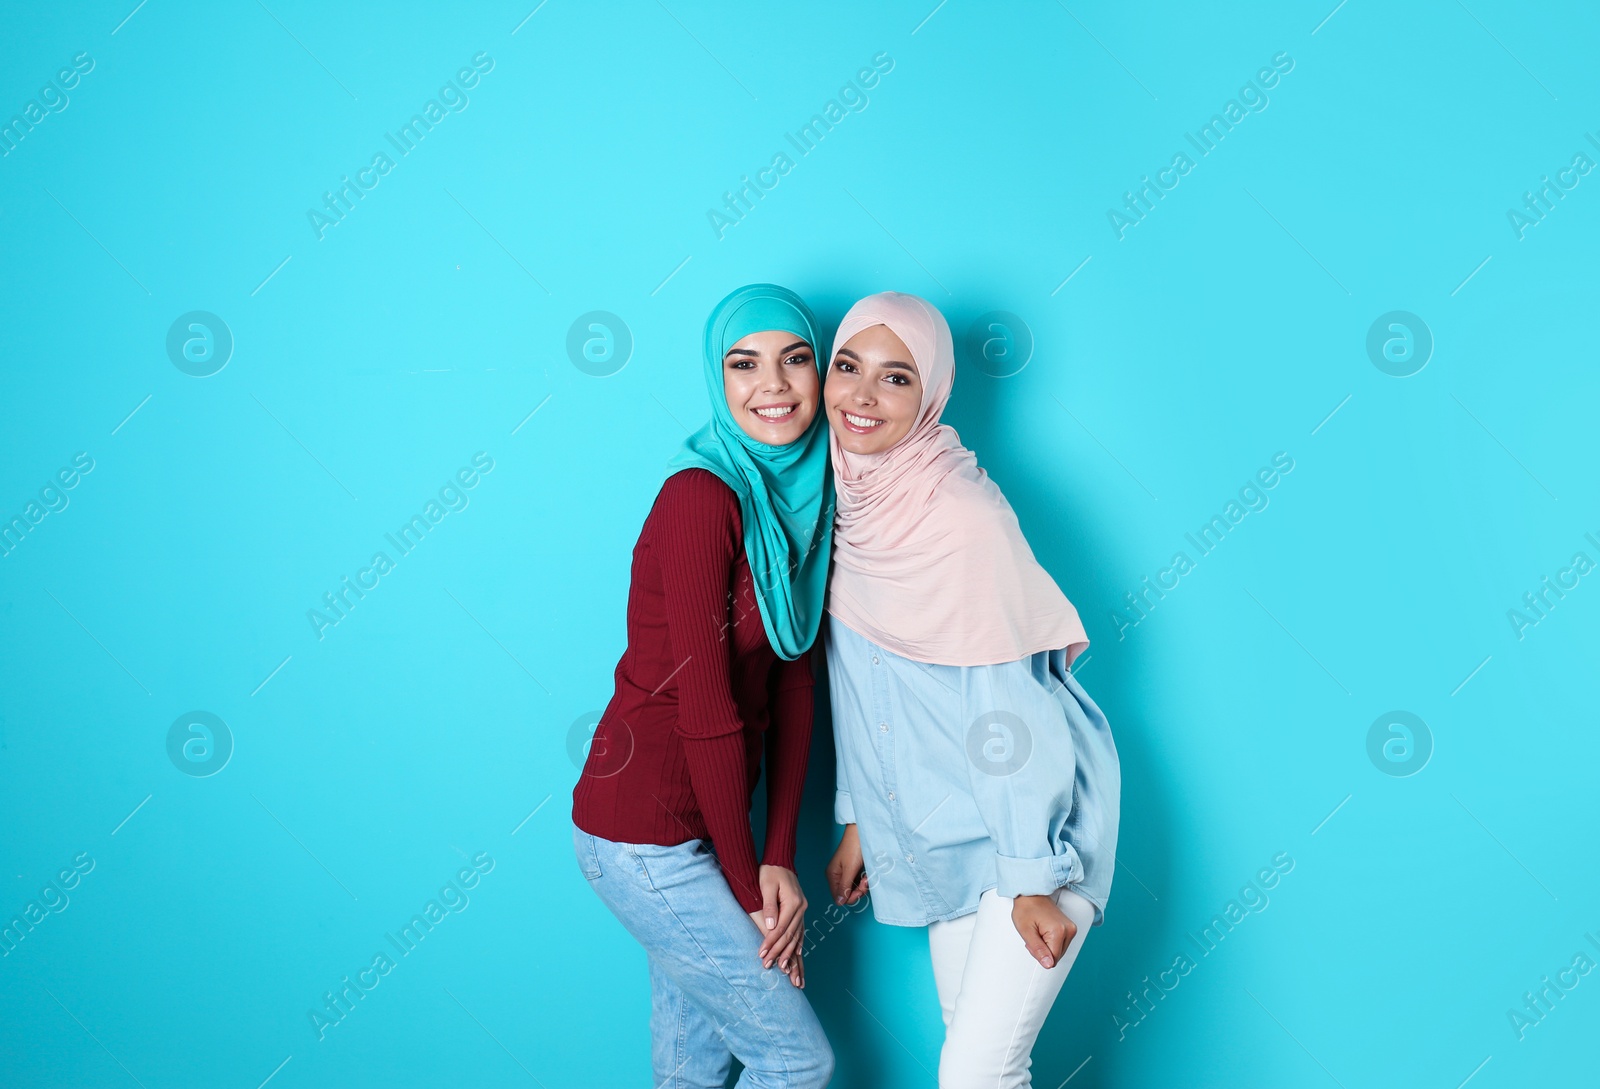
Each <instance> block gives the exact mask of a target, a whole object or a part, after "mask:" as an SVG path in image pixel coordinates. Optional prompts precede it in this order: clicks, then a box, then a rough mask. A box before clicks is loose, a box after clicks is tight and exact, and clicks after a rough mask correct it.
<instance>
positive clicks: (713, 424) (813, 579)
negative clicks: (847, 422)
mask: <svg viewBox="0 0 1600 1089" xmlns="http://www.w3.org/2000/svg"><path fill="white" fill-rule="evenodd" d="M768 329H781V330H783V331H784V332H787V333H793V334H795V335H796V336H798V337H801V338H803V339H804V340H805V342H806V343H807V344H809V345H811V350H812V354H813V355H814V356H815V357H816V362H817V371H818V374H819V376H821V375H823V374H825V373H826V370H825V367H826V365H825V363H824V361H823V358H822V348H823V343H822V340H821V338H820V337H819V336H818V335H817V319H816V318H815V317H813V316H812V314H811V309H810V308H809V307H808V306H806V304H805V302H804V301H803V300H802V299H801V298H800V296H798V295H796V294H795V293H794V292H792V291H789V290H788V289H786V288H782V287H779V286H777V285H776V284H750V285H748V286H746V287H741V288H739V289H738V290H737V291H735V292H733V293H732V294H731V295H729V296H728V297H727V298H725V299H723V300H722V301H721V302H720V303H718V304H717V305H716V309H714V310H712V311H711V317H710V318H709V319H708V320H707V321H706V333H705V344H704V351H703V355H704V364H705V376H706V391H707V392H708V393H710V395H711V421H710V422H709V423H707V424H706V425H705V426H704V427H702V428H701V429H700V430H698V431H696V432H695V433H694V434H693V435H691V436H689V438H688V439H687V440H686V441H685V442H684V444H683V449H681V450H679V451H678V453H677V454H676V455H675V456H674V457H673V458H672V460H671V461H670V462H668V463H667V464H668V468H669V470H670V471H671V472H674V473H676V472H680V471H682V470H684V469H706V470H709V471H710V472H713V473H715V474H716V475H717V476H718V477H719V478H720V479H721V480H722V482H723V483H725V484H727V485H728V487H730V488H732V489H733V493H734V494H735V495H737V496H738V497H739V511H740V514H741V515H742V516H743V521H744V551H745V556H746V558H747V559H748V560H749V561H750V573H751V575H753V576H754V578H755V589H756V601H757V602H758V603H759V604H760V607H761V622H762V624H763V625H764V626H765V627H766V629H767V639H768V640H769V641H771V643H772V649H773V650H775V651H776V652H777V653H778V655H779V657H782V658H788V659H791V660H792V659H795V658H798V657H800V656H801V655H802V654H804V653H805V652H806V651H807V650H809V649H810V648H811V644H812V643H813V642H815V640H816V638H817V625H818V624H819V623H820V622H821V620H822V597H823V592H824V591H825V590H826V588H827V581H828V555H829V548H830V547H831V545H832V543H833V472H832V470H831V469H830V467H829V464H828V427H827V424H826V422H825V421H824V418H823V411H822V406H821V405H820V404H818V406H817V416H816V419H814V420H812V421H811V426H810V427H809V428H807V430H806V433H805V434H804V435H802V436H801V437H800V438H799V439H797V440H795V441H794V442H792V443H790V444H789V445H788V446H769V445H767V444H766V443H764V442H758V441H756V440H755V439H753V438H751V437H750V436H749V435H747V434H745V432H744V429H743V428H741V427H740V426H739V424H738V422H737V421H735V420H734V418H733V413H732V412H731V411H730V410H729V408H728V396H727V392H726V390H725V388H724V386H723V378H722V361H723V358H724V357H725V356H726V355H727V353H728V349H729V348H731V347H733V346H734V345H735V344H736V343H738V342H739V341H740V340H741V339H743V338H744V337H747V336H749V335H750V334H751V333H760V332H764V331H766V330H768Z"/></svg>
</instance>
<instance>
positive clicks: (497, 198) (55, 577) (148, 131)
mask: <svg viewBox="0 0 1600 1089" xmlns="http://www.w3.org/2000/svg"><path fill="white" fill-rule="evenodd" d="M135 2H136V0H119V2H118V3H116V4H111V3H106V2H100V0H95V2H91V3H86V4H79V5H72V6H71V8H70V10H69V9H65V8H60V9H51V10H46V9H44V8H38V7H31V6H30V7H24V6H23V5H20V4H9V5H6V7H5V9H4V10H3V12H0V120H5V122H6V127H5V128H4V129H3V130H0V151H3V152H4V154H3V155H0V237H3V243H0V253H3V257H0V297H3V299H4V303H3V312H4V337H3V347H0V353H3V355H0V359H3V374H0V424H3V426H0V435H3V438H0V444H3V445H0V450H3V459H0V518H3V519H4V523H3V527H0V528H3V529H4V546H3V553H4V554H3V556H0V631H3V639H4V643H3V653H0V671H3V672H0V825H3V827H4V830H5V832H4V836H3V838H0V860H3V868H0V921H4V922H5V927H6V929H5V934H4V940H3V941H0V953H3V956H0V1083H4V1084H5V1085H7V1086H17V1087H24V1086H67V1085H70V1086H78V1087H88V1086H111V1087H115V1086H125V1085H132V1084H137V1085H142V1086H146V1087H148V1089H156V1087H168V1086H170V1087H179V1086H207V1087H212V1086H244V1087H256V1086H260V1085H262V1084H266V1083H270V1084H271V1085H272V1086H274V1087H275V1089H287V1087H292V1086H328V1085H346V1086H364V1085H373V1086H379V1085H382V1086H403V1085H418V1086H423V1085H428V1086H438V1085H463V1084H472V1085H483V1086H500V1085H506V1086H514V1085H525V1084H536V1085H543V1086H546V1087H549V1089H555V1087H559V1086H571V1087H578V1086H626V1085H646V1084H648V1080H647V1079H648V1078H649V1070H648V1041H647V1029H646V1019H647V1010H648V992H647V984H646V979H645V964H644V958H643V955H642V953H641V952H640V951H639V950H638V949H637V948H636V947H635V946H634V945H633V944H632V943H631V942H630V941H629V940H628V939H627V937H626V935H625V934H624V932H623V931H622V929H621V928H620V927H619V925H618V924H617V923H616V922H615V921H614V920H613V919H612V918H611V917H610V916H609V915H608V914H606V913H605V911H604V910H603V909H602V908H601V906H600V905H599V903H598V902H597V901H596V900H595V899H594V898H593V896H592V895H591V894H590V892H589V891H588V889H587V888H586V887H585V886H584V883H583V881H582V880H581V878H580V876H579V873H578V871H577V868H576V865H575V864H574V862H573V859H572V857H571V849H570V838H569V831H568V823H567V811H568V807H569V792H570V789H571V787H572V784H573V782H574V780H575V778H576V776H577V773H578V768H577V763H576V760H577V759H579V758H581V755H582V751H583V745H584V743H585V736H586V730H587V729H588V728H589V724H591V723H592V719H593V716H594V715H595V713H596V712H597V711H598V710H599V709H600V708H601V707H602V706H603V705H604V703H605V701H606V699H607V697H608V695H609V677H610V671H611V669H612V667H613V666H614V664H615V661H616V658H617V656H618V655H619V653H620V652H621V650H622V646H623V604H624V597H625V594H626V590H627V573H628V569H627V565H628V560H629V554H630V550H631V548H632V545H633V541H634V537H635V535H636V533H637V530H638V527H639V525H640V523H641V521H642V519H643V517H644V514H645V512H646V510H647V509H648V505H649V503H650V501H651V499H652V497H653V496H654V493H655V489H656V488H657V486H658V484H659V482H660V479H661V470H662V465H663V462H664V459H665V458H666V457H667V456H668V455H669V454H670V453H671V451H672V450H673V449H674V447H675V446H676V444H677V443H678V442H679V441H680V440H681V439H682V437H683V435H684V434H685V432H686V430H688V429H690V428H692V427H695V426H697V425H698V424H699V423H700V421H701V420H702V419H703V418H704V416H705V412H706V403H705V393H704V390H703V388H702V385H701V378H700V371H699V363H698V361H697V358H696V352H697V346H698V337H699V329H700V325H701V322H702V321H703V319H704V316H705V314H706V312H707V311H708V309H709V307H710V306H711V305H712V303H714V302H715V301H716V300H717V299H718V298H720V297H721V296H722V295H723V294H724V293H725V292H726V291H728V290H729V289H730V288H732V287H734V286H737V285H738V284H741V283H744V282H747V281H751V280H775V281H777V282H780V283H784V284H787V285H789V286H792V287H794V288H795V289H797V290H799V291H800V292H802V293H803V294H805V295H806V296H807V297H808V298H809V299H811V300H812V301H813V302H814V303H815V305H816V307H817V309H818V311H819V313H820V314H821V315H822V317H823V319H824V320H825V321H826V322H829V323H836V322H837V320H838V318H839V317H840V316H841V315H842V313H843V312H844V310H845V309H846V308H847V306H848V305H849V304H850V303H851V302H852V301H853V300H854V299H856V298H857V297H859V296H861V295H863V294H866V293H869V292H873V291H879V290H884V289H890V288H893V289H896V290H901V291H911V292H916V293H919V294H922V295H924V296H926V297H927V298H929V299H930V300H932V301H933V302H935V303H936V304H937V305H939V306H940V307H942V308H943V309H944V311H945V313H946V314H947V315H948V317H949V318H950V322H951V325H952V327H953V328H954V329H955V331H956V335H957V338H958V341H959V343H960V344H961V350H960V355H961V358H960V366H959V374H958V379H957V385H956V391H955V397H954V401H953V403H952V407H951V411H950V418H951V422H953V423H954V424H955V425H956V426H957V428H958V429H959V430H960V432H961V434H962V436H963V437H964V438H965V439H966V441H967V442H968V443H969V444H970V445H971V446H972V447H973V448H974V449H975V450H976V451H977V452H978V454H979V457H980V459H981V461H982V463H983V464H984V465H986V466H987V467H988V469H989V470H990V471H991V472H992V473H993V475H994V477H995V478H996V479H997V480H998V481H999V483H1000V484H1001V486H1002V487H1003V488H1004V489H1005V491H1006V493H1007V494H1008V496H1009V497H1010V498H1011V500H1012V501H1013V503H1014V504H1015V506H1016V507H1017V509H1018V512H1019V515H1020V517H1021V520H1022V523H1023V526H1024V528H1025V529H1026V531H1027V533H1028V534H1029V537H1030V539H1031V540H1032V542H1033V544H1034V547H1035V549H1036V551H1037V552H1038V554H1039V556H1040V558H1041V559H1042V561H1043V562H1044V563H1045V564H1046V566H1047V567H1048V568H1049V570H1050V571H1051V572H1052V574H1053V575H1054V576H1055V577H1056V579H1057V581H1058V582H1059V583H1060V584H1061V586H1062V587H1063V588H1064V589H1065V590H1066V592H1067V593H1068V595H1069V596H1070V597H1071V598H1072V599H1073V600H1074V602H1075V603H1076V604H1077V605H1078V607H1079V609H1080V611H1081V612H1082V614H1083V616H1084V618H1085V622H1086V624H1087V626H1088V629H1089V632H1090V635H1091V638H1092V639H1093V645H1092V647H1091V648H1090V651H1089V654H1088V657H1087V658H1085V659H1082V660H1081V664H1080V668H1079V676H1080V678H1081V679H1082V681H1083V683H1084V684H1085V686H1086V687H1087V689H1088V690H1089V691H1090V692H1091V693H1092V694H1093V695H1094V696H1095V698H1096V699H1097V700H1098V701H1099V702H1100V704H1101V706H1102V707H1103V708H1104V709H1105V710H1106V712H1107V714H1108V716H1109V718H1110V720H1111V722H1112V725H1113V728H1114V730H1115V733H1116V737H1117V741H1118V744H1119V746H1120V750H1121V755H1122V760H1123V773H1124V795H1123V799H1124V810H1123V825H1122V840H1121V845H1120V854H1121V858H1120V862H1121V865H1120V868H1119V871H1118V875H1117V878H1116V886H1115V889H1114V890H1113V894H1112V901H1111V905H1110V909H1109V912H1108V914H1107V919H1106V924H1105V925H1104V926H1103V927H1102V928H1099V929H1097V930H1095V931H1094V932H1093V933H1092V934H1091V936H1090V937H1089V939H1088V943H1087V945H1086V947H1085V949H1084V953H1083V955H1082V957H1081V959H1080V960H1079V962H1078V964H1077V966H1076V968H1075V969H1074V971H1073V974H1072V976H1071V978H1070V980H1069V982H1068V983H1067V985H1066V988H1065V990H1064V992H1063V994H1062V997H1061V999H1060V1001H1059V1003H1058V1004H1057V1006H1056V1009H1055V1011H1054V1014H1053V1015H1052V1017H1051V1020H1050V1022H1049V1025H1048V1026H1047V1029H1046V1032H1045V1037H1044V1039H1043V1040H1042V1041H1041V1043H1040V1045H1039V1047H1038V1049H1037V1051H1036V1054H1035V1069H1036V1075H1037V1076H1036V1084H1038V1085H1040V1086H1050V1087H1059V1086H1061V1085H1062V1084H1063V1083H1065V1082H1070V1084H1071V1085H1073V1086H1074V1087H1075V1089H1076V1087H1081V1086H1165V1085H1186V1086H1196V1087H1198V1086H1237V1085H1251V1084H1253V1085H1275V1086H1321V1085H1327V1084H1330V1083H1332V1084H1336V1085H1341V1086H1349V1087H1354V1086H1405V1087H1408V1089H1409V1087H1415V1086H1440V1087H1444V1089H1455V1087H1459V1086H1461V1085H1464V1084H1467V1083H1469V1082H1470V1083H1471V1084H1472V1085H1473V1086H1474V1089H1491V1087H1494V1086H1507V1087H1509V1086H1522V1085H1529V1084H1533V1083H1535V1081H1538V1082H1540V1083H1548V1084H1559V1083H1561V1082H1563V1081H1572V1080H1574V1079H1576V1078H1577V1077H1579V1076H1580V1075H1581V1074H1583V1073H1584V1072H1586V1071H1592V1069H1593V1064H1594V1061H1595V1051H1594V1040H1595V1027H1596V1024H1597V1023H1600V975H1596V974H1594V973H1593V972H1592V971H1591V969H1592V968H1593V966H1594V965H1595V963H1596V962H1597V961H1600V872H1597V868H1596V867H1595V865H1594V859H1593V842H1594V833H1595V829H1596V818H1597V816H1600V812H1597V801H1596V799H1597V792H1596V790H1595V789H1594V784H1595V777H1596V774H1597V768H1600V743H1597V741H1596V733H1595V722H1596V714H1595V710H1594V703H1593V692H1594V678H1595V674H1596V669H1595V663H1596V654H1597V652H1600V631H1597V625H1596V618H1597V616H1600V574H1596V573H1595V571H1594V567H1595V565H1596V564H1597V563H1600V487H1597V484H1596V479H1595V472H1594V466H1595V450H1594V441H1595V428H1594V419H1595V410H1596V399H1597V394H1600V379H1597V377H1596V366H1595V364H1596V341H1595V329H1594V322H1593V318H1594V313H1595V303H1594V300H1595V291H1596V287H1597V286H1600V285H1597V280H1600V276H1597V273H1596V262H1595V252H1596V245H1597V243H1600V174H1595V173H1593V172H1592V170H1593V167H1594V164H1595V163H1596V162H1600V75H1597V69H1596V67H1595V65H1594V63H1593V54H1594V43H1595V41H1596V40H1597V35H1600V15H1597V13H1596V12H1595V11H1594V9H1593V8H1591V7H1588V6H1585V5H1580V4H1577V3H1568V4H1557V3H1549V4H1535V5H1533V6H1532V7H1529V6H1527V5H1518V4H1511V3H1507V2H1505V0H1467V2H1466V3H1457V2H1449V0H1438V2H1434V0H1427V2H1423V0H1408V2H1406V3H1392V4H1381V5H1380V4H1373V3H1370V2H1367V0H1351V2H1348V3H1340V4H1338V6H1337V7H1335V6H1334V4H1335V2H1336V0H1315V2H1310V0H1308V2H1299V0H1293V2H1289V3H1277V4H1267V3H1234V4H1226V5H1188V4H1163V5H1156V6H1153V7H1152V6H1149V5H1145V6H1141V7H1138V8H1130V7H1127V6H1125V5H1116V4H1110V3H1100V2H1090V0H1068V4H1067V5H1063V4H1059V3H1051V2H1042V0H1041V2H1026V3H1016V4H976V3H972V2H970V0H948V2H946V3H940V4H939V5H938V6H937V7H935V6H934V4H935V2H936V0H917V2H915V3H909V2H895V3H890V4H884V5H874V6H871V7H870V8H864V7H863V6H862V5H858V4H843V3H836V4H819V5H803V6H802V5H787V6H782V7H780V6H777V5H762V6H757V5H737V6H736V5H718V4H712V3H707V2H701V0H664V2H663V3H653V2H648V3H629V4H616V5H591V4H578V3H574V2H572V0H547V2H545V3H540V4H539V6H538V7H537V8H535V7H534V5H535V3H538V0H522V3H521V4H520V5H517V6H513V5H509V4H501V3H490V4H478V5H472V6H470V7H468V8H465V9H459V10H458V9H449V8H444V7H440V6H438V5H431V4H418V3H405V4H387V5H359V4H348V5H340V6H335V7H329V6H326V5H317V4H310V3H306V2H304V0H266V2H265V3H257V2H250V0H242V2H236V3H228V4H204V5H201V4H178V3H172V2H169V0H149V2H147V3H140V4H139V5H138V6H137V7H135V6H134V4H135ZM414 117H419V118H421V120H422V122H423V124H421V125H419V124H418V123H417V122H415V121H413V118H414ZM813 117H821V118H822V121H823V122H824V124H822V125H818V124H817V123H815V122H813V121H812V118H813ZM1214 118H1217V119H1219V120H1213V119H1214ZM19 119H20V122H21V123H20V124H19V123H18V122H19ZM808 125H809V126H810V127H809V129H808V128H807V126H808ZM785 163H787V166H785V165H784V164H785ZM1185 163H1187V166H1185V165H1184V164H1185ZM747 184H748V186H749V188H745V187H746V185H747ZM725 195H726V196H725ZM997 312H998V314H999V316H995V315H996V313H997ZM1258 472H1259V473H1261V474H1262V475H1261V476H1260V477H1257V474H1258ZM1268 479H1270V480H1271V481H1272V486H1271V487H1270V488H1268V487H1265V486H1264V482H1265V481H1266V480H1268ZM1207 526H1209V527H1210V535H1209V536H1207V537H1204V538H1202V530H1203V529H1205V527H1207ZM404 527H410V536H409V537H407V538H405V539H402V537H401V534H402V529H403V528H404ZM418 541H420V543H418ZM380 553H381V554H382V555H383V556H384V562H383V563H375V562H374V557H375V556H376V555H377V554H380ZM1180 554H1182V556H1183V557H1184V562H1182V563H1179V562H1177V557H1178V556H1179V555H1180ZM351 587H364V588H363V589H360V590H359V592H358V591H357V590H355V589H352V588H351ZM324 595H329V597H333V598H334V600H335V601H336V602H338V601H341V600H342V602H343V604H342V605H340V606H339V607H338V608H337V609H335V608H333V607H331V606H330V605H329V603H328V598H326V597H325V596H324ZM334 595H339V596H337V597H334ZM831 790H832V751H831V742H830V740H829V737H828V730H827V720H826V718H825V717H823V718H822V719H821V720H820V721H819V724H818V735H817V742H816V745H815V746H814V758H813V769H812V776H811V780H810V783H809V786H808V801H807V808H806V812H805V815H804V818H803V831H802V852H801V866H802V869H803V874H802V876H803V878H804V880H805V881H806V883H807V888H808V890H809V892H810V894H811V896H812V899H813V904H814V911H813V916H814V918H815V919H816V925H815V927H814V930H813V944H814V949H813V951H812V954H811V956H810V958H809V961H808V978H809V981H810V982H809V986H808V993H809V994H810V996H811V998H812V1000H813V1002H814V1003H815V1004H816V1005H817V1007H818V1009H819V1012H820V1014H821V1016H822V1018H823V1021H824V1023H825V1025H826V1027H827V1029H828V1031H829V1033H830V1035H831V1036H832V1038H833V1040H834V1041H835V1044H836V1046H837V1049H838V1051H839V1055H840V1059H841V1062H840V1069H839V1073H838V1075H837V1077H836V1079H835V1081H836V1084H837V1085H840V1086H850V1087H858V1086H862V1087H864V1086H872V1087H875V1089H876V1087H901V1086H908V1087H909V1086H931V1085H933V1084H934V1077H933V1074H932V1071H933V1070H934V1068H935V1066H936V1062H937V1052H938V1045H939V1041H940V1037H941V1030H940V1025H939V1019H938V1015H937V1007H936V1003H935V998H934V992H933V984H932V978H931V974H930V970H929V967H928V964H927V951H926V940H925V936H924V935H923V934H922V933H921V932H920V931H910V930H895V929H890V928H886V927H881V926H878V925H877V924H876V923H875V922H873V921H872V919H871V918H870V915H850V916H848V917H846V918H844V919H842V920H839V921H837V922H836V923H835V922H830V921H827V920H826V918H825V916H824V915H823V910H824V905H825V902H826V890H825V886H824V884H823V882H822V879H821V869H822V865H823V863H824V861H825V859H826V857H827V855H828V853H829V851H830V849H831V845H832V837H833V836H834V834H835V831H836V830H835V829H834V828H833V826H832V824H831V821H830V816H829V805H828V803H829V799H830V793H831ZM1275 860H1276V865H1277V869H1276V871H1275V872H1270V873H1266V874H1264V873H1263V871H1272V870H1273V868H1274V864H1275ZM1285 870H1286V871H1287V872H1284V871H1285ZM430 903H432V904H433V905H434V906H433V907H429V905H430ZM419 913H423V914H432V915H434V916H435V917H436V920H437V921H436V925H435V926H434V928H433V929H432V930H431V931H430V932H429V933H428V934H427V936H426V938H425V940H423V941H421V942H420V943H415V948H411V949H406V948H405V947H406V944H407V942H408V941H409V939H406V938H404V937H400V931H401V929H402V928H403V927H404V926H406V924H407V922H408V921H409V920H410V919H411V918H412V917H413V916H415V915H417V914H419ZM1219 918H1220V920H1221V921H1220V922H1219V921H1218V920H1219ZM1219 935H1220V940H1218V936H1219ZM391 939H397V940H391ZM1212 947H1214V948H1212ZM379 954H384V955H385V956H387V958H388V959H389V962H390V964H391V967H389V968H388V969H385V970H382V971H372V970H371V969H372V965H373V964H374V963H375V962H381V961H382V959H383V958H380V957H379ZM364 970H365V971H366V974H365V975H363V974H362V973H363V971H364ZM357 980H360V981H363V982H362V983H361V984H360V988H359V989H355V990H351V991H349V992H348V994H350V995H352V996H357V995H358V996H359V997H349V998H347V999H346V1000H345V1004H346V1006H347V1007H348V1009H347V1012H344V1013H343V1015H342V1018H340V1019H337V1020H334V1019H333V1018H332V1017H331V1015H330V1013H329V1011H328V1008H327V1006H326V1004H325V996H326V995H327V994H329V993H330V992H333V991H337V990H340V989H341V988H344V987H345V986H346V982H347V981H349V982H354V981H357ZM368 982H370V983H371V988H370V989H365V988H366V986H367V983H368ZM315 1011H321V1013H320V1018H321V1019H322V1021H323V1022H324V1023H321V1024H319V1019H318V1018H317V1017H313V1013H314V1012H315Z"/></svg>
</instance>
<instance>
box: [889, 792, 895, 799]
mask: <svg viewBox="0 0 1600 1089" xmlns="http://www.w3.org/2000/svg"><path fill="white" fill-rule="evenodd" d="M889 800H890V801H891V802H892V801H894V791H892V790H891V791H889Z"/></svg>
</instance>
